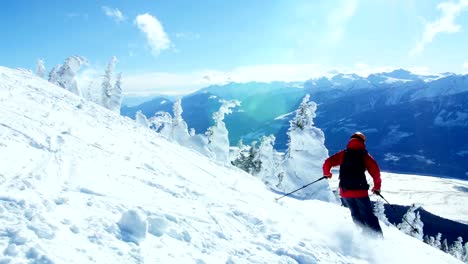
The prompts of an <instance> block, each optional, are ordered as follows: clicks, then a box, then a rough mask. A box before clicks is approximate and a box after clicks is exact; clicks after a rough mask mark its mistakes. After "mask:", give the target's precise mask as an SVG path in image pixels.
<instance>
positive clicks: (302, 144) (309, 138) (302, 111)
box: [279, 95, 337, 202]
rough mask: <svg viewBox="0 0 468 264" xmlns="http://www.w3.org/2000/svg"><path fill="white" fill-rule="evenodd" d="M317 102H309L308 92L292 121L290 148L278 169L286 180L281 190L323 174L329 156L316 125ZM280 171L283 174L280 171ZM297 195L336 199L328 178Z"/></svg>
mask: <svg viewBox="0 0 468 264" xmlns="http://www.w3.org/2000/svg"><path fill="white" fill-rule="evenodd" d="M316 109H317V104H315V103H314V102H309V95H306V96H305V97H304V99H303V100H302V103H301V104H300V106H299V109H297V110H296V112H295V113H296V115H295V117H294V118H293V119H292V120H291V121H290V122H289V123H290V127H289V130H288V132H287V134H288V138H289V141H288V149H287V151H286V155H285V157H284V160H283V162H282V164H281V167H282V168H280V169H279V171H281V172H282V175H283V176H284V177H283V180H282V181H281V184H280V185H279V189H280V190H281V191H284V192H289V191H291V190H295V189H298V188H300V187H302V186H304V185H306V184H308V183H310V182H312V181H315V180H317V179H319V178H320V177H322V173H323V172H322V164H323V161H324V160H325V159H326V158H327V157H328V150H327V149H326V148H325V144H324V143H325V136H324V133H323V132H322V130H320V129H318V128H316V127H314V123H313V118H314V117H315V111H316ZM281 172H280V173H281ZM295 195H298V196H301V197H304V198H308V199H319V200H323V201H330V202H337V201H336V198H335V196H334V195H333V192H332V190H331V189H330V186H329V184H328V182H327V181H326V180H322V181H319V182H316V183H314V184H313V185H310V186H308V187H307V188H305V189H302V190H301V191H299V192H297V193H295Z"/></svg>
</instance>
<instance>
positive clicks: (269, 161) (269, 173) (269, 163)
mask: <svg viewBox="0 0 468 264" xmlns="http://www.w3.org/2000/svg"><path fill="white" fill-rule="evenodd" d="M274 144H275V136H273V135H270V136H262V138H261V139H260V145H259V147H258V150H257V151H256V152H255V153H253V159H252V163H253V165H254V168H255V167H256V166H255V165H257V166H258V169H257V170H256V171H252V175H255V176H257V177H259V178H260V179H261V180H262V181H263V182H264V183H265V184H266V185H267V186H268V187H274V186H276V185H278V184H279V179H278V175H277V167H278V165H279V163H280V157H279V154H278V153H277V152H276V151H275V149H274V148H273V145H274Z"/></svg>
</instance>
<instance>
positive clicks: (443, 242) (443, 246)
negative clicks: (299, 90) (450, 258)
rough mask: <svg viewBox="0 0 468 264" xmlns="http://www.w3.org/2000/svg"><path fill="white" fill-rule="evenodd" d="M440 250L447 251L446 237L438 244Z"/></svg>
mask: <svg viewBox="0 0 468 264" xmlns="http://www.w3.org/2000/svg"><path fill="white" fill-rule="evenodd" d="M440 250H442V251H443V252H445V253H448V252H449V247H448V243H447V239H444V241H442V245H441V246H440Z"/></svg>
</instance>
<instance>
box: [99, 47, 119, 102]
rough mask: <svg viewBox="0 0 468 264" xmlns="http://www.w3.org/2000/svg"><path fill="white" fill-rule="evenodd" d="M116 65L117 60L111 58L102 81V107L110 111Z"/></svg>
mask: <svg viewBox="0 0 468 264" xmlns="http://www.w3.org/2000/svg"><path fill="white" fill-rule="evenodd" d="M116 64H117V58H116V57H115V56H113V57H112V58H111V60H110V61H109V63H108V64H107V68H106V71H105V73H104V76H103V77H104V78H103V80H102V84H101V89H102V104H101V105H102V106H104V107H105V108H107V109H110V102H111V100H112V95H113V93H114V86H112V77H113V75H114V68H115V65H116Z"/></svg>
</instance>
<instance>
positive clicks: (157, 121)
mask: <svg viewBox="0 0 468 264" xmlns="http://www.w3.org/2000/svg"><path fill="white" fill-rule="evenodd" d="M150 127H151V128H152V129H154V130H155V131H156V132H158V133H160V134H161V135H162V136H163V137H164V138H166V139H168V140H172V117H171V115H170V114H169V113H167V112H162V111H161V112H157V113H156V114H155V115H154V116H153V117H152V118H150Z"/></svg>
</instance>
